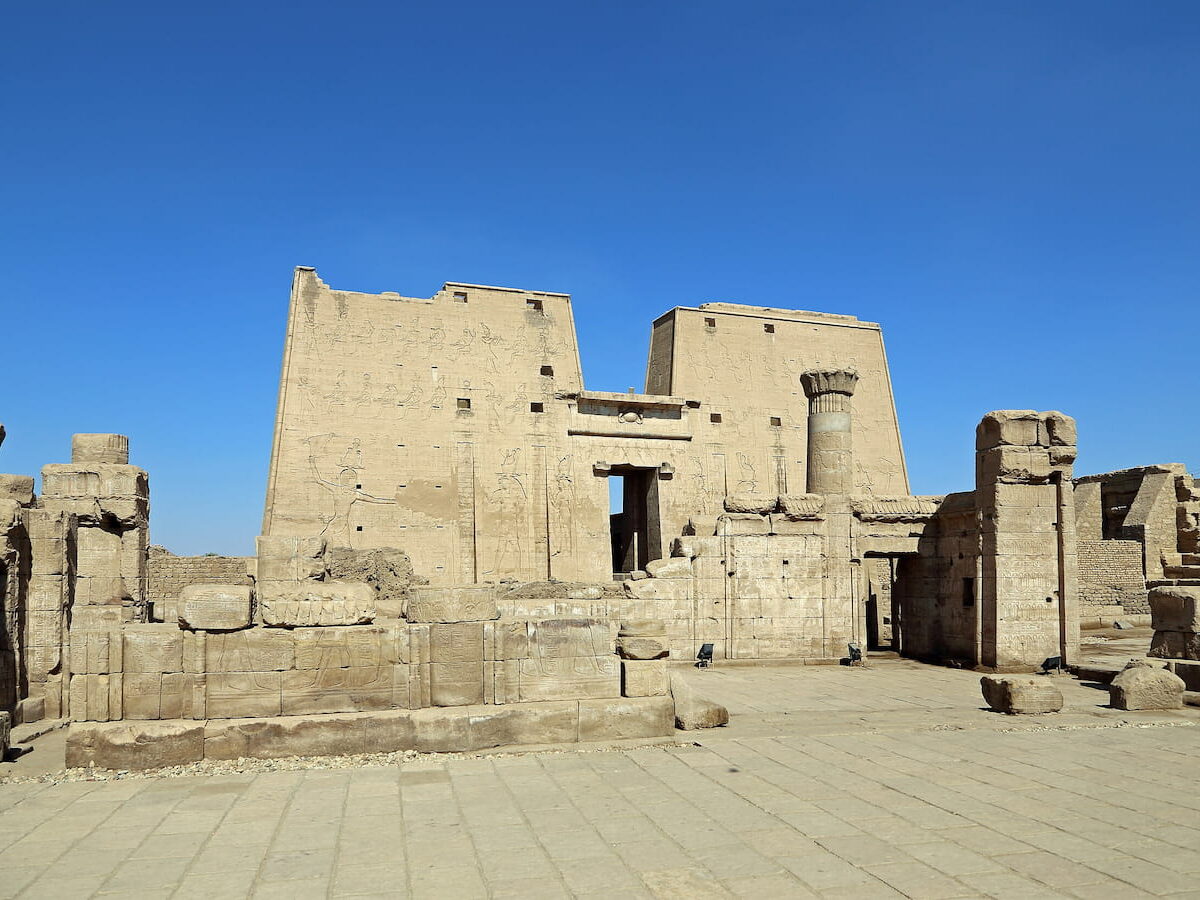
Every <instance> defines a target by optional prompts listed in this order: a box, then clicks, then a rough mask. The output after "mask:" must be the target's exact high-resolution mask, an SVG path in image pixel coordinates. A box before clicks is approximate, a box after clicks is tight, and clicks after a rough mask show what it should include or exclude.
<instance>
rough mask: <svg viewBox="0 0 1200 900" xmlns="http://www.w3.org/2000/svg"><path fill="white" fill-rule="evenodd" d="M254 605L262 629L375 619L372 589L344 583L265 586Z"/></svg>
mask: <svg viewBox="0 0 1200 900" xmlns="http://www.w3.org/2000/svg"><path fill="white" fill-rule="evenodd" d="M258 602H259V611H260V613H261V615H262V621H263V624H264V625H287V626H311V625H357V624H360V623H366V622H371V621H373V620H374V618H375V616H376V609H375V589H374V588H372V587H371V586H370V585H369V584H362V583H355V582H348V581H301V582H296V583H294V584H289V583H285V582H278V581H273V582H267V583H264V584H262V586H261V587H260V589H259V594H258Z"/></svg>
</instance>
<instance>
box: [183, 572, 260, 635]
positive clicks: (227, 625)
mask: <svg viewBox="0 0 1200 900" xmlns="http://www.w3.org/2000/svg"><path fill="white" fill-rule="evenodd" d="M251 596H252V591H251V589H250V588H249V587H248V586H245V585H233V584H191V585H188V586H187V587H185V588H184V589H183V590H182V591H181V592H180V594H179V627H181V628H190V629H192V630H193V631H236V630H237V629H239V628H248V627H249V626H250V603H251Z"/></svg>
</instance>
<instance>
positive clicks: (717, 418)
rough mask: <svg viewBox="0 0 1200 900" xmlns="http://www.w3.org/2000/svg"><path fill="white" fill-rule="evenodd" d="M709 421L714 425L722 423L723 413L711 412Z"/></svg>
mask: <svg viewBox="0 0 1200 900" xmlns="http://www.w3.org/2000/svg"><path fill="white" fill-rule="evenodd" d="M708 421H710V422H712V423H713V424H714V425H720V424H721V414H720V413H709V414H708Z"/></svg>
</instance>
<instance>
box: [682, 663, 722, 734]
mask: <svg viewBox="0 0 1200 900" xmlns="http://www.w3.org/2000/svg"><path fill="white" fill-rule="evenodd" d="M670 680H671V700H672V702H673V703H674V706H675V727H676V728H679V729H682V730H684V731H694V730H696V729H699V728H717V727H719V726H722V725H728V724H729V710H727V709H726V708H725V707H724V706H722V705H721V704H719V703H713V702H712V701H711V700H705V699H703V698H701V697H698V696H697V695H696V692H695V691H694V690H692V688H691V685H689V684H688V683H687V682H686V681H685V680H684V679H683V677H682V676H680V675H678V674H673V675H671V679H670Z"/></svg>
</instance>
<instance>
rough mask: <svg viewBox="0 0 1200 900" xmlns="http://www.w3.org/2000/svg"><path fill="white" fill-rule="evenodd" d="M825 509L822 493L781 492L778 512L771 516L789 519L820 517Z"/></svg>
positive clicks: (798, 519) (813, 518)
mask: <svg viewBox="0 0 1200 900" xmlns="http://www.w3.org/2000/svg"><path fill="white" fill-rule="evenodd" d="M824 510H825V496H824V495H823V494H782V495H781V496H780V497H779V513H778V515H777V516H775V517H773V518H776V519H778V518H780V517H782V518H784V519H788V520H791V521H801V520H815V519H820V518H822V514H823V512H824Z"/></svg>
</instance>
